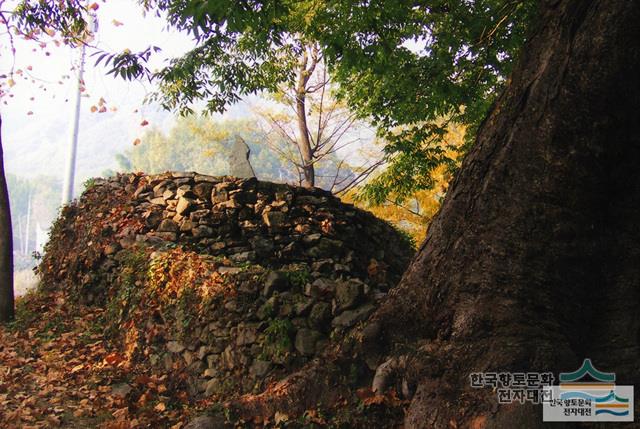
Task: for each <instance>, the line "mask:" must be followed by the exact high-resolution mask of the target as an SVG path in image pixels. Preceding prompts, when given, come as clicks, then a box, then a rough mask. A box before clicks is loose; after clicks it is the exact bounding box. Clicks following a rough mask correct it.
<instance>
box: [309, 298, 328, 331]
mask: <svg viewBox="0 0 640 429" xmlns="http://www.w3.org/2000/svg"><path fill="white" fill-rule="evenodd" d="M330 321H331V306H330V305H329V304H328V303H326V302H318V303H316V304H315V305H314V306H313V308H312V309H311V313H310V314H309V325H311V327H312V328H315V329H318V330H319V331H324V330H325V329H326V328H327V327H328V325H329V322H330Z"/></svg>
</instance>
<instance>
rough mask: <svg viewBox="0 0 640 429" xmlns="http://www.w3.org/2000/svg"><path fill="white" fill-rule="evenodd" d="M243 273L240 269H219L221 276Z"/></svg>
mask: <svg viewBox="0 0 640 429" xmlns="http://www.w3.org/2000/svg"><path fill="white" fill-rule="evenodd" d="M241 271H242V268H240V267H224V266H223V267H218V272H219V273H220V274H223V275H224V274H238V273H239V272H241Z"/></svg>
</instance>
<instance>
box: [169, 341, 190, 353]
mask: <svg viewBox="0 0 640 429" xmlns="http://www.w3.org/2000/svg"><path fill="white" fill-rule="evenodd" d="M185 348H186V347H185V346H184V345H183V344H182V343H180V342H178V341H169V342H168V343H167V350H169V351H170V352H171V353H182V352H183V351H184V349H185Z"/></svg>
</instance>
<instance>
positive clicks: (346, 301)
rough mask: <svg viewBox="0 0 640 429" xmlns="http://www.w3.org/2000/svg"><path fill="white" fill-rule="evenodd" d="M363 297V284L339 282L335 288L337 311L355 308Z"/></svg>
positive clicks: (349, 281) (352, 281)
mask: <svg viewBox="0 0 640 429" xmlns="http://www.w3.org/2000/svg"><path fill="white" fill-rule="evenodd" d="M362 295H363V284H362V283H360V282H359V281H356V280H346V281H342V282H339V283H338V285H337V286H336V303H337V305H338V309H339V310H340V311H342V310H348V309H351V308H353V307H355V306H356V305H357V304H358V303H359V302H360V300H361V298H362Z"/></svg>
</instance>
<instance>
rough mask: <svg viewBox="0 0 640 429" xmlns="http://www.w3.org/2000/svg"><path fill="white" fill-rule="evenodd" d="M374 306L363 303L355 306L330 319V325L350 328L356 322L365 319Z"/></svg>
mask: <svg viewBox="0 0 640 429" xmlns="http://www.w3.org/2000/svg"><path fill="white" fill-rule="evenodd" d="M375 309H376V307H375V306H374V305H372V304H367V305H363V306H362V307H360V308H356V309H355V310H347V311H345V312H343V313H342V314H340V315H339V316H338V317H335V318H334V319H333V320H332V321H331V325H332V326H334V327H340V328H351V327H352V326H354V325H355V324H356V323H358V322H362V321H363V320H365V319H366V318H367V317H369V315H371V313H373V311H374V310H375Z"/></svg>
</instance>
